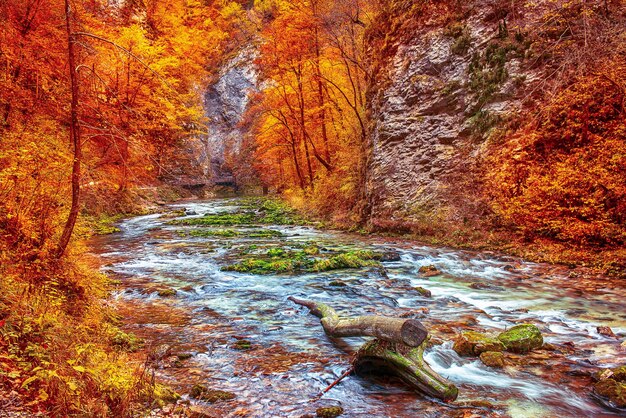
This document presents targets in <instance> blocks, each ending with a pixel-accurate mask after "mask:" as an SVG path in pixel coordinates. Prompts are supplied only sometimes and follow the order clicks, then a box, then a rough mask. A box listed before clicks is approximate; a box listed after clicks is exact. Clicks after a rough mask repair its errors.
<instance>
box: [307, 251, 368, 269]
mask: <svg viewBox="0 0 626 418" xmlns="http://www.w3.org/2000/svg"><path fill="white" fill-rule="evenodd" d="M378 265H380V263H378V262H377V261H374V260H373V252H371V251H349V252H346V253H343V254H338V255H334V256H331V257H330V258H322V259H316V260H315V262H314V263H313V266H312V267H311V270H312V271H318V272H319V271H329V270H340V269H346V268H361V267H371V266H378Z"/></svg>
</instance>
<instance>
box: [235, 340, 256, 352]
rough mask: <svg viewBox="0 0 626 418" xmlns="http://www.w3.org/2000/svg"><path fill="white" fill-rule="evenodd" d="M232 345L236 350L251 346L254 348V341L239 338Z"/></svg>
mask: <svg viewBox="0 0 626 418" xmlns="http://www.w3.org/2000/svg"><path fill="white" fill-rule="evenodd" d="M232 347H233V348H234V349H235V350H241V351H244V350H249V349H250V348H252V343H251V342H250V341H248V340H237V341H235V343H234V344H233V345H232Z"/></svg>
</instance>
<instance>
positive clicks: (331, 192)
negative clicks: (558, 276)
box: [0, 0, 626, 417]
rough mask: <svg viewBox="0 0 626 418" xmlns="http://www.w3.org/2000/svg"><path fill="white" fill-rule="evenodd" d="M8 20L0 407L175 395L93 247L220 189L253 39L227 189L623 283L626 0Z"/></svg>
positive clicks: (303, 1)
mask: <svg viewBox="0 0 626 418" xmlns="http://www.w3.org/2000/svg"><path fill="white" fill-rule="evenodd" d="M0 22H1V28H0V80H1V81H0V284H1V287H0V366H1V368H0V388H1V390H0V392H1V393H0V410H2V409H6V410H7V411H9V410H10V411H16V412H15V413H16V414H17V413H24V414H28V413H33V414H34V413H41V414H48V415H50V416H120V417H121V416H141V414H142V413H143V412H144V411H146V410H148V409H149V408H157V407H163V406H164V405H166V404H167V403H171V402H176V401H177V399H178V398H179V395H177V394H176V393H175V392H174V391H173V390H172V389H170V388H168V387H167V386H166V385H164V384H162V383H159V382H158V379H157V380H156V381H155V378H154V374H153V372H152V371H151V369H150V365H149V364H148V363H149V362H144V360H145V356H146V355H145V352H144V351H142V350H141V349H138V347H139V340H138V339H137V338H136V337H135V336H133V335H132V334H131V333H127V332H125V331H123V330H122V328H121V327H122V325H123V318H121V316H120V315H119V314H118V313H116V310H115V306H113V305H114V304H113V303H111V300H110V298H109V293H110V290H111V287H112V286H113V285H115V283H114V281H115V280H114V279H113V278H111V277H107V276H106V275H104V274H102V273H100V272H99V271H100V267H101V266H102V260H100V259H99V258H98V256H96V255H94V254H92V252H90V248H89V247H88V242H89V239H90V237H92V236H94V235H97V234H103V233H108V232H114V231H116V227H115V226H113V222H115V221H117V220H119V219H121V218H122V217H127V216H137V215H146V214H148V213H151V212H154V211H158V210H159V209H158V207H159V206H158V205H163V204H165V203H168V202H173V201H176V200H177V199H180V198H190V197H195V198H204V197H207V196H211V197H215V196H218V195H219V193H221V192H223V187H215V184H211V178H210V176H209V178H207V176H206V173H204V174H203V173H202V168H201V167H198V163H197V161H196V160H195V159H194V156H193V155H190V154H193V150H196V149H197V146H196V145H194V144H197V143H201V142H202V140H203V138H204V137H206V135H207V130H208V128H207V126H209V125H210V124H211V123H212V121H211V118H210V117H209V116H207V114H208V113H210V112H209V110H210V109H207V108H206V100H205V94H206V90H207V88H208V87H209V86H211V85H214V84H216V83H217V82H218V80H219V79H220V77H222V76H223V72H224V70H223V69H224V67H225V66H226V65H227V64H228V63H229V62H231V60H232V59H233V57H236V56H237V55H238V54H240V53H241V51H242V50H244V49H246V48H248V49H251V50H253V53H252V58H251V59H250V62H249V63H248V64H250V65H252V66H253V68H254V73H255V78H256V86H255V88H254V89H251V90H250V91H249V92H246V94H247V96H248V99H247V100H249V103H248V104H247V105H246V106H245V109H243V112H242V114H241V120H242V122H241V123H240V124H239V126H238V129H239V131H238V132H241V135H240V137H238V138H237V144H235V145H233V144H225V146H224V149H225V151H224V152H223V153H224V155H223V159H224V161H223V162H221V164H222V165H223V166H224V169H225V170H226V171H228V172H229V173H230V175H232V179H233V180H232V183H233V184H235V186H236V187H235V188H234V189H235V191H236V192H238V193H240V192H242V191H246V192H249V193H252V194H254V193H259V194H260V192H261V191H264V192H265V193H269V194H271V195H272V196H274V197H277V198H280V199H281V200H282V201H284V202H286V204H287V205H289V206H290V207H291V208H294V209H295V210H297V211H298V212H299V213H300V214H301V216H302V219H305V218H306V219H314V220H317V221H322V222H324V224H325V225H326V226H332V227H336V228H340V229H343V230H349V231H352V232H359V233H361V234H363V235H365V234H384V235H385V236H394V237H397V236H403V237H410V238H411V239H415V240H418V241H419V242H422V243H428V244H430V245H441V246H443V245H445V246H451V247H456V248H461V247H462V248H471V249H482V250H498V251H502V252H506V253H508V254H514V255H518V256H523V257H525V258H528V259H532V260H536V261H547V262H554V263H564V264H566V265H568V266H571V267H572V268H573V267H575V266H580V265H582V266H584V267H586V268H588V269H589V271H591V272H592V273H593V274H597V275H599V276H602V277H603V278H606V277H609V279H608V280H609V281H610V282H611V283H614V284H615V283H618V284H619V283H623V282H622V281H623V279H624V277H626V273H625V272H626V107H625V106H626V4H625V3H624V2H623V1H622V0H601V1H580V2H569V1H565V0H540V1H537V2H530V1H528V2H524V1H518V0H513V1H504V0H472V1H469V2H454V1H448V0H433V1H408V0H346V1H335V0H296V1H286V0H255V1H244V0H238V1H229V0H0ZM238 136H239V135H238ZM183 178H184V179H189V178H192V179H195V180H194V181H196V182H197V183H202V185H203V189H202V190H201V191H200V190H196V189H193V190H191V192H190V188H189V187H182V186H181V184H182V183H183V180H181V179H183ZM186 181H187V180H186ZM183 186H184V185H183ZM228 186H232V184H229V185H228ZM229 193H231V192H230V191H229ZM281 205H282V203H281ZM281 207H282V206H281ZM221 222H222V223H223V225H227V226H228V225H233V223H232V220H229V221H228V222H231V223H224V222H223V220H222V221H221ZM278 224H279V223H278ZM221 233H222V234H228V233H229V232H228V230H224V231H222V232H221ZM233 234H234V232H233ZM305 250H306V249H305ZM359 254H360V253H359ZM310 255H311V254H308V256H310ZM360 255H362V254H360ZM360 255H359V256H360ZM306 256H307V255H306V254H305V255H303V257H306ZM357 258H358V257H357ZM366 258H367V257H366ZM371 258H372V257H370V259H371ZM370 259H366V260H365V261H364V260H362V259H359V260H358V263H357V264H359V266H358V267H364V266H366V267H367V266H369V267H371V263H370V262H372V261H371V260H370ZM349 261H351V262H353V261H354V260H352V259H351V260H349ZM368 263H369V264H368ZM315 266H316V267H315V268H313V267H311V269H316V268H318V267H317V265H315ZM309 267H310V266H309ZM309 267H307V268H309ZM310 271H313V270H310ZM315 271H318V270H315ZM603 280H604V279H603ZM622 286H623V284H622ZM129 365H131V367H129ZM616 384H617V383H616ZM620 384H621V385H622V386H621V388H622V391H626V389H624V383H620ZM622 396H623V395H622ZM622 406H623V405H622ZM0 415H2V414H1V413H0ZM24 416H27V415H24ZM189 416H193V415H189ZM198 416H201V415H198Z"/></svg>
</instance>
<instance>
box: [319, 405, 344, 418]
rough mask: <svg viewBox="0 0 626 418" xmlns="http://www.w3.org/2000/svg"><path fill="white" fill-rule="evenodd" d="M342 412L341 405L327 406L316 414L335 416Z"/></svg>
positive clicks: (323, 417) (328, 417)
mask: <svg viewBox="0 0 626 418" xmlns="http://www.w3.org/2000/svg"><path fill="white" fill-rule="evenodd" d="M342 414H343V408H342V407H340V406H325V407H322V408H317V410H316V411H315V415H316V416H317V417H320V418H335V417H338V416H339V415H342Z"/></svg>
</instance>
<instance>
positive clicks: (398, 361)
mask: <svg viewBox="0 0 626 418" xmlns="http://www.w3.org/2000/svg"><path fill="white" fill-rule="evenodd" d="M289 300H291V301H292V302H294V303H296V304H298V305H302V306H306V307H307V308H309V309H310V311H311V313H312V314H314V315H315V316H318V317H319V318H321V323H322V327H323V328H324V331H325V332H326V334H328V335H329V336H331V337H356V336H371V337H376V339H375V340H372V341H370V342H368V343H366V344H365V345H364V346H363V347H361V348H360V349H359V351H358V352H357V354H356V356H355V359H354V366H355V370H356V371H357V372H367V371H372V370H376V371H382V370H388V371H391V372H393V373H394V374H396V375H398V376H399V377H400V378H401V379H402V380H403V381H404V382H405V383H406V384H407V385H408V386H409V387H411V388H412V389H414V390H417V391H419V392H422V393H425V394H427V395H430V396H433V397H435V398H439V399H442V400H444V401H446V402H448V401H453V400H455V399H456V398H457V396H458V392H459V391H458V389H457V387H456V386H454V384H452V383H450V382H448V381H447V380H446V379H444V378H442V377H441V376H439V375H438V374H437V373H435V372H434V371H433V370H432V369H431V368H430V367H429V366H428V364H427V363H426V361H425V360H424V357H423V356H424V349H425V347H426V344H427V343H428V339H429V338H428V331H427V330H426V328H424V326H423V325H422V324H421V323H420V322H419V321H417V320H414V319H401V318H389V317H382V316H359V317H355V318H340V317H339V315H337V313H336V312H335V310H334V309H333V308H331V307H330V306H328V305H326V304H324V303H316V302H311V301H307V300H302V299H297V298H294V297H290V298H289Z"/></svg>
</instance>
